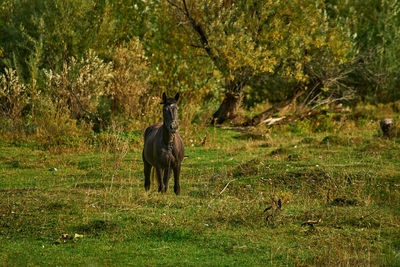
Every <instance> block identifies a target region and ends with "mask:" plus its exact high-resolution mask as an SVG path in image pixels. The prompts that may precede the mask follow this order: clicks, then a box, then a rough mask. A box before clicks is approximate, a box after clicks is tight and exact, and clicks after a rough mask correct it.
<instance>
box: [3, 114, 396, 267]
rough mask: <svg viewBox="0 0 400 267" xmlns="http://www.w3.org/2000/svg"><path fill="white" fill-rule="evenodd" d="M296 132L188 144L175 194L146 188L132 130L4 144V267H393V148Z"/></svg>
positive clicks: (213, 133) (367, 129)
mask: <svg viewBox="0 0 400 267" xmlns="http://www.w3.org/2000/svg"><path fill="white" fill-rule="evenodd" d="M293 127H294V126H293ZM293 127H292V128H290V127H286V128H285V127H283V128H277V129H274V130H273V131H270V132H269V134H261V133H260V131H255V132H251V133H241V132H238V131H233V130H227V129H219V128H204V129H202V130H199V131H198V133H197V134H196V135H195V136H194V137H192V138H189V137H187V138H185V144H186V154H187V155H188V156H189V158H187V159H185V160H184V162H183V170H182V175H181V195H180V196H175V194H174V193H173V190H172V189H173V188H172V184H171V182H170V187H169V190H168V192H167V194H165V195H161V194H159V193H157V192H155V191H154V188H155V186H152V189H151V191H150V192H149V193H145V192H144V188H143V183H144V182H143V180H144V179H143V174H142V162H141V144H142V141H141V136H140V133H132V134H131V135H130V136H129V138H127V139H124V138H122V137H120V136H117V135H115V134H114V135H112V134H111V135H110V136H109V137H106V138H104V140H105V141H104V142H103V143H102V144H100V145H99V144H93V147H92V148H90V147H89V146H87V147H86V148H85V149H81V148H76V147H73V146H72V148H71V146H67V145H64V146H62V147H58V148H57V147H47V148H44V147H43V146H42V145H38V144H36V143H35V142H28V141H24V142H6V141H3V142H2V143H0V265H3V266H23V265H52V266H55V265H91V266H98V265H99V266H101V265H119V266H123V265H126V264H131V265H135V266H155V265H163V266H282V265H289V266H293V265H296V266H305V265H328V266H339V265H342V266H369V265H383V266H385V265H389V266H400V139H392V140H389V139H384V138H381V137H378V132H377V130H376V129H377V123H376V122H371V121H368V122H365V123H363V124H362V125H356V124H354V123H353V124H351V123H350V124H349V125H347V124H346V125H342V126H340V127H341V128H340V129H331V130H330V131H328V132H324V131H320V132H316V133H313V132H310V131H306V132H305V133H304V131H303V132H302V131H299V130H298V129H295V128H293ZM296 127H298V126H296ZM204 137H206V138H204ZM107 138H108V139H107ZM96 140H98V139H96ZM127 140H129V146H128V141H127ZM87 143H90V142H87ZM100 143H101V142H100ZM128 147H129V150H127V148H128ZM55 168H56V169H55Z"/></svg>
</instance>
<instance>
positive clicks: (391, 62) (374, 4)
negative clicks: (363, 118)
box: [328, 0, 400, 103]
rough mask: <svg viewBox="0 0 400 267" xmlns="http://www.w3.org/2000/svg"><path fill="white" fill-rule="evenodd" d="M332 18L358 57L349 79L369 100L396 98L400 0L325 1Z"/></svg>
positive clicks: (378, 100) (399, 50)
mask: <svg viewBox="0 0 400 267" xmlns="http://www.w3.org/2000/svg"><path fill="white" fill-rule="evenodd" d="M328 3H329V4H328V7H329V8H328V11H329V14H330V16H332V17H333V18H334V19H335V22H336V23H338V24H339V25H341V26H342V27H344V28H347V29H348V30H347V31H348V35H349V36H351V37H352V39H353V43H354V45H355V47H356V48H357V53H358V57H359V59H358V61H357V64H356V66H355V68H356V70H355V73H354V75H353V76H352V79H351V81H352V82H354V83H356V84H357V89H358V91H359V93H360V95H361V97H363V98H364V99H366V100H368V101H372V102H375V103H376V102H380V101H393V100H397V99H399V98H400V94H399V86H400V80H399V77H400V64H399V62H398V58H399V57H400V47H399V45H398V43H399V42H400V28H399V25H400V3H399V2H398V1H396V0H384V1H378V0H368V1H358V0H357V1H345V0H332V1H328Z"/></svg>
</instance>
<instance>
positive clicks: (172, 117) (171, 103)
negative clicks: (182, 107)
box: [161, 93, 179, 133]
mask: <svg viewBox="0 0 400 267" xmlns="http://www.w3.org/2000/svg"><path fill="white" fill-rule="evenodd" d="M178 99H179V93H177V94H176V95H175V97H174V98H167V95H166V94H165V93H163V95H162V102H161V104H163V105H164V106H163V119H164V125H165V126H166V127H167V129H168V131H169V132H171V133H176V131H177V130H178V105H177V102H178Z"/></svg>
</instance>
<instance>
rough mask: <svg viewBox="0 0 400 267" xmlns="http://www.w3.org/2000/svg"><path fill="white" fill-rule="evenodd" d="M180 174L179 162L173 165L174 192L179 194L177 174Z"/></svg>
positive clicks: (179, 187)
mask: <svg viewBox="0 0 400 267" xmlns="http://www.w3.org/2000/svg"><path fill="white" fill-rule="evenodd" d="M180 174H181V164H180V163H178V164H177V165H176V166H174V192H175V194H176V195H179V193H180V192H181V186H180V185H179V175H180Z"/></svg>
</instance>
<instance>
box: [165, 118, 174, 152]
mask: <svg viewBox="0 0 400 267" xmlns="http://www.w3.org/2000/svg"><path fill="white" fill-rule="evenodd" d="M162 127H163V143H164V144H165V145H166V146H167V147H168V150H169V151H171V150H172V147H173V145H174V137H175V134H173V133H171V132H170V131H168V129H167V126H165V125H164V124H163V126H162Z"/></svg>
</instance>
